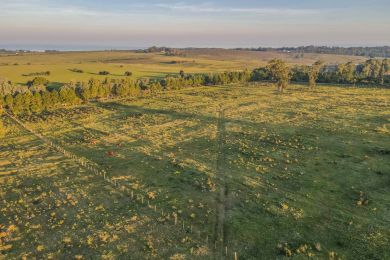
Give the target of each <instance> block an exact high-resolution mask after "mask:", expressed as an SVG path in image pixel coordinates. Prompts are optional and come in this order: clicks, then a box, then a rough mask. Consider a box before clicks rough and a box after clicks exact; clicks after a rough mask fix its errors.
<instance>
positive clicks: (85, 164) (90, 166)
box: [6, 112, 238, 260]
mask: <svg viewBox="0 0 390 260" xmlns="http://www.w3.org/2000/svg"><path fill="white" fill-rule="evenodd" d="M6 115H8V117H10V118H11V119H12V120H13V121H15V122H16V123H17V124H19V125H20V126H21V127H22V128H24V129H25V130H27V131H28V132H30V133H32V134H33V135H34V136H36V137H37V138H38V139H40V140H42V141H43V142H44V143H46V144H47V145H49V146H50V147H52V148H54V149H55V150H57V151H59V152H60V153H62V154H63V155H64V156H65V157H68V158H71V159H73V160H75V161H76V162H78V163H79V164H80V165H81V166H82V167H84V168H86V169H87V170H89V171H91V172H93V173H94V174H95V175H99V176H102V177H103V179H104V180H105V181H107V182H108V183H109V184H111V185H113V186H114V187H115V188H119V191H120V192H121V193H125V192H126V193H127V194H128V195H129V196H130V198H131V199H132V200H134V197H135V198H136V199H135V200H136V201H137V202H138V203H141V204H142V205H144V204H145V201H144V199H145V195H143V194H139V193H135V192H134V190H132V189H130V188H127V187H125V186H121V185H119V184H118V182H117V181H116V180H115V179H114V180H112V179H110V178H109V177H108V176H107V172H106V171H105V170H99V169H97V168H96V166H95V165H94V163H92V162H90V161H89V160H88V159H86V158H82V157H79V156H77V155H75V154H73V153H71V152H68V151H67V150H65V149H64V148H62V147H61V146H59V145H57V144H55V143H53V142H52V141H51V140H48V139H47V138H45V137H43V136H42V135H41V134H39V133H36V132H35V131H34V130H32V129H30V128H29V127H27V126H26V125H24V124H23V123H22V122H21V121H20V120H18V119H16V118H15V117H14V116H12V115H11V114H9V113H8V112H6ZM146 201H147V206H148V208H151V209H153V210H154V212H157V211H159V210H158V208H157V205H156V204H154V206H152V205H151V204H150V199H148V198H147V197H146ZM165 213H166V214H164V209H161V216H162V217H168V220H170V219H171V218H170V216H172V217H173V224H174V225H175V226H177V225H178V223H179V219H178V218H179V216H178V214H177V213H176V212H172V213H167V212H165ZM181 222H182V223H181V224H182V225H181V226H182V228H181V229H180V230H181V231H182V232H184V233H188V232H190V233H193V232H194V230H193V225H192V224H190V225H188V226H186V225H185V221H184V220H183V221H181ZM197 233H198V236H199V238H201V231H198V232H197ZM205 241H206V243H209V244H210V242H211V241H209V237H208V235H207V236H206V239H205ZM213 244H214V245H213V247H214V249H215V250H216V249H217V241H214V243H213ZM191 253H192V249H191ZM228 256H229V255H228V247H225V257H226V258H228ZM233 256H234V260H238V254H237V252H234V254H233Z"/></svg>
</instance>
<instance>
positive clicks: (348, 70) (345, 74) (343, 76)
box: [337, 62, 356, 83]
mask: <svg viewBox="0 0 390 260" xmlns="http://www.w3.org/2000/svg"><path fill="white" fill-rule="evenodd" d="M355 71H356V66H355V64H353V63H352V62H348V63H346V64H340V65H338V66H337V76H338V80H339V82H340V83H355V82H356V77H355Z"/></svg>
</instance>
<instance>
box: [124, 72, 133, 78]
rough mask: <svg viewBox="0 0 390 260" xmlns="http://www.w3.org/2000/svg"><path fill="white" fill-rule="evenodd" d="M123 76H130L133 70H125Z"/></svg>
mask: <svg viewBox="0 0 390 260" xmlns="http://www.w3.org/2000/svg"><path fill="white" fill-rule="evenodd" d="M125 76H127V77H131V76H133V72H131V71H126V72H125Z"/></svg>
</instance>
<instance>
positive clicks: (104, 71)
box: [99, 70, 110, 75]
mask: <svg viewBox="0 0 390 260" xmlns="http://www.w3.org/2000/svg"><path fill="white" fill-rule="evenodd" d="M99 75H110V72H108V71H106V70H102V71H99Z"/></svg>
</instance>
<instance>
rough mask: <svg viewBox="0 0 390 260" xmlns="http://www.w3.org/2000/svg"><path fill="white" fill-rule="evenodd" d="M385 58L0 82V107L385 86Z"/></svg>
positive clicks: (37, 108) (24, 109) (388, 81)
mask: <svg viewBox="0 0 390 260" xmlns="http://www.w3.org/2000/svg"><path fill="white" fill-rule="evenodd" d="M389 72H390V60H387V59H384V60H375V59H371V60H367V61H366V62H365V63H363V64H353V63H351V62H349V63H346V64H339V65H323V63H322V62H320V61H318V62H316V63H314V64H313V65H311V66H294V67H289V66H288V65H287V64H286V63H285V62H283V61H282V60H272V61H271V62H269V64H268V65H267V66H265V67H261V68H257V69H254V70H253V71H249V70H244V71H233V72H222V73H213V74H186V73H184V71H180V73H179V74H177V75H173V76H167V77H165V78H163V79H138V80H134V79H132V78H130V77H127V78H125V79H109V78H106V79H104V80H98V79H93V78H92V79H90V80H89V81H88V82H80V83H76V84H75V83H70V84H67V85H65V86H62V87H61V88H60V89H55V90H48V89H47V88H46V85H47V84H48V81H47V80H46V79H45V78H42V77H37V78H35V79H33V80H32V81H29V84H28V88H26V87H24V88H22V87H21V86H17V87H15V86H14V85H13V84H12V83H11V82H10V81H7V80H5V79H0V108H1V107H5V108H7V109H8V110H9V111H10V112H12V113H13V114H15V115H23V114H31V113H40V112H42V111H48V110H53V109H56V108H59V107H64V106H73V105H78V104H80V103H82V102H88V101H90V100H96V99H100V98H115V97H136V96H139V95H147V94H150V93H158V92H161V91H170V90H178V89H182V88H185V87H197V86H214V85H226V84H232V83H245V82H256V81H260V82H262V81H268V82H274V83H276V85H277V87H278V90H279V91H280V92H281V93H282V92H283V90H284V89H285V88H286V87H287V86H288V84H289V82H290V81H293V82H305V83H307V84H308V86H309V87H310V89H313V88H314V87H315V86H316V84H317V83H318V82H322V83H341V84H356V83H360V84H378V85H387V86H389V85H390V76H389Z"/></svg>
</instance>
